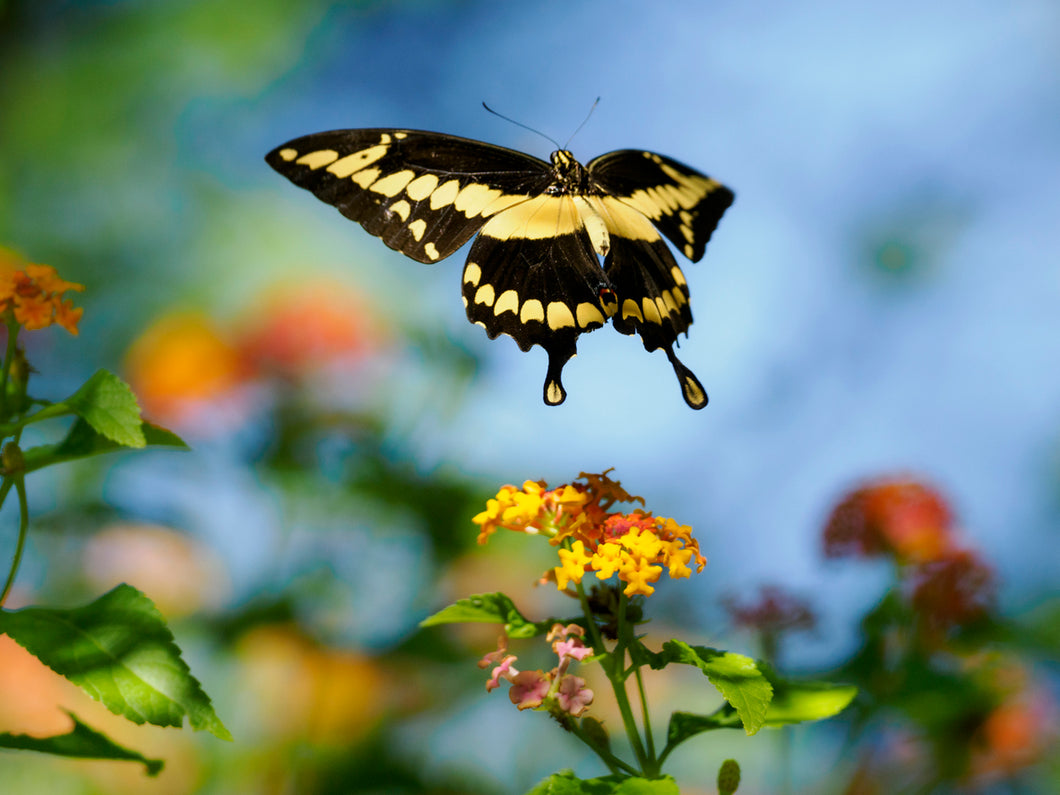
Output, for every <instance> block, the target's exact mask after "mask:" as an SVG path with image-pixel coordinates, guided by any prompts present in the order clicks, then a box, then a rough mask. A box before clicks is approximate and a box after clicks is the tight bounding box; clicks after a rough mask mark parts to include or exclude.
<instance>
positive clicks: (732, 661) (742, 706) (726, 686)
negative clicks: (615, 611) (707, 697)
mask: <svg viewBox="0 0 1060 795" xmlns="http://www.w3.org/2000/svg"><path fill="white" fill-rule="evenodd" d="M638 646H639V649H638V651H637V652H636V653H635V654H634V661H635V662H636V661H641V662H646V663H647V664H648V665H650V666H651V667H652V668H654V669H656V670H659V669H661V668H665V667H666V666H667V665H669V664H670V663H680V664H682V665H694V666H696V667H697V668H699V670H701V671H702V672H703V673H704V674H706V677H707V679H709V680H710V683H711V684H712V685H714V687H716V688H717V689H718V692H720V693H721V694H722V696H724V697H725V700H726V701H728V702H729V703H730V704H731V705H732V706H733V707H734V708H735V710H736V712H737V714H739V716H740V719H741V721H742V722H743V727H744V731H746V732H747V733H748V734H754V733H755V732H757V731H758V730H759V729H760V728H762V725H763V723H764V722H765V717H766V711H767V710H768V708H769V702H770V701H771V700H772V698H773V686H772V685H771V684H770V683H769V679H768V678H767V677H766V675H765V673H764V672H763V670H762V669H761V668H760V667H759V666H758V663H756V662H755V661H754V660H753V659H751V658H750V657H745V656H744V655H742V654H735V653H733V652H731V651H721V650H720V649H711V648H709V647H707V646H690V645H688V644H687V643H685V642H684V641H680V640H670V641H667V642H666V643H665V644H663V648H662V651H661V652H659V653H657V654H654V653H652V652H650V651H648V650H647V649H645V648H644V647H643V646H641V645H640V644H637V646H635V647H631V649H630V651H631V652H633V649H634V648H637V647H638Z"/></svg>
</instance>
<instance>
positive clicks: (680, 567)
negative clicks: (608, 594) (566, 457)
mask: <svg viewBox="0 0 1060 795" xmlns="http://www.w3.org/2000/svg"><path fill="white" fill-rule="evenodd" d="M610 471H611V470H607V471H605V472H603V473H602V474H599V475H595V474H588V473H585V472H583V473H581V475H579V477H578V478H577V479H576V480H575V482H574V483H570V484H564V485H561V486H558V487H556V488H553V489H549V488H548V487H547V485H546V484H545V482H544V481H533V480H528V481H526V482H525V483H523V486H522V488H521V489H518V488H516V487H515V486H504V487H502V488H501V490H500V491H499V492H498V493H497V496H496V497H495V498H494V499H491V500H489V501H488V502H487V504H486V510H485V511H483V512H482V513H480V514H478V515H477V516H476V517H474V519H473V520H472V521H473V522H474V523H475V524H477V525H480V527H481V532H480V533H479V537H478V542H479V543H480V544H484V543H486V541H487V540H488V539H489V536H490V535H492V534H493V533H495V532H496V531H497V530H500V529H505V530H512V531H514V532H520V533H529V534H540V535H543V536H545V537H547V538H548V540H549V543H550V544H552V545H553V546H558V547H561V549H560V550H559V558H560V565H559V566H556V567H555V568H554V569H552V570H551V571H550V572H548V573H547V574H546V575H545V576H546V578H547V579H554V580H555V582H556V586H557V587H558V588H559V589H560V590H568V586H569V584H570V583H575V584H579V583H581V581H582V578H583V577H584V576H585V575H586V574H588V573H590V572H592V573H595V574H596V576H597V578H598V579H600V580H601V581H603V580H608V579H610V578H611V577H613V576H617V577H618V579H619V580H620V581H622V582H624V583H626V587H625V589H624V591H623V592H624V593H625V595H626V596H635V595H638V594H640V595H644V596H650V595H651V594H652V593H654V591H655V589H654V587H653V586H652V583H654V582H656V581H658V579H659V577H660V576H662V573H663V571H667V572H668V573H669V575H670V577H673V578H681V577H688V576H690V575H691V574H692V569H693V567H694V568H695V570H696V571H697V572H699V571H702V570H703V567H704V566H705V565H706V563H707V561H706V558H704V557H703V555H701V554H700V552H699V544H698V543H697V542H696V540H695V539H694V538H692V528H690V527H688V526H687V525H681V524H678V523H677V522H676V521H674V520H673V519H670V518H668V517H664V516H653V515H652V514H651V513H650V512H647V511H644V510H643V509H641V508H637V509H634V510H633V511H632V512H630V513H624V512H622V511H612V510H611V507H612V506H613V505H614V504H615V503H634V502H638V503H640V504H641V505H644V500H643V498H641V497H637V496H633V495H631V494H628V493H627V492H626V491H625V490H624V489H623V488H622V485H621V484H620V483H619V482H618V481H616V480H611V478H610V477H608V473H609V472H610Z"/></svg>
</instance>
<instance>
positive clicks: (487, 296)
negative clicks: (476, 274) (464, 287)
mask: <svg viewBox="0 0 1060 795" xmlns="http://www.w3.org/2000/svg"><path fill="white" fill-rule="evenodd" d="M493 298H494V293H493V285H492V284H484V285H482V286H481V287H479V288H478V291H477V292H476V293H475V303H476V304H485V305H486V306H493Z"/></svg>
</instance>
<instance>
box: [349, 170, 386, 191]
mask: <svg viewBox="0 0 1060 795" xmlns="http://www.w3.org/2000/svg"><path fill="white" fill-rule="evenodd" d="M378 176H379V169H378V168H366V169H364V171H358V172H357V173H356V174H354V175H353V176H352V177H350V179H352V180H353V181H354V182H356V183H357V184H358V185H360V186H361V187H362V188H367V187H368V186H369V185H371V184H372V183H373V182H375V180H376V177H378Z"/></svg>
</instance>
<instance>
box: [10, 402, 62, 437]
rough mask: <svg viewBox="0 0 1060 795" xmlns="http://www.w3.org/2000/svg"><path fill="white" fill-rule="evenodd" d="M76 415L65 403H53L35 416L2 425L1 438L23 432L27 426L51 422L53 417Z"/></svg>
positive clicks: (31, 415)
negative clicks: (43, 421)
mask: <svg viewBox="0 0 1060 795" xmlns="http://www.w3.org/2000/svg"><path fill="white" fill-rule="evenodd" d="M74 413H75V412H74V410H73V409H72V408H70V407H69V406H67V405H66V404H65V403H52V404H51V405H50V406H45V407H44V408H42V409H41V410H40V411H38V412H37V413H35V414H30V415H29V416H27V417H22V418H21V419H19V420H17V421H16V422H11V423H8V424H5V425H0V437H2V436H11V435H12V434H13V433H15V432H16V431H19V430H21V429H22V428H24V427H25V426H27V425H32V424H33V423H35V422H41V421H42V420H50V419H52V418H53V417H65V416H66V415H68V414H74Z"/></svg>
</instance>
